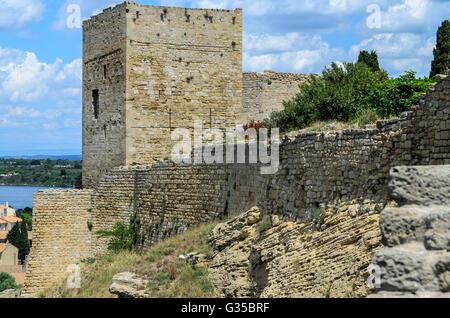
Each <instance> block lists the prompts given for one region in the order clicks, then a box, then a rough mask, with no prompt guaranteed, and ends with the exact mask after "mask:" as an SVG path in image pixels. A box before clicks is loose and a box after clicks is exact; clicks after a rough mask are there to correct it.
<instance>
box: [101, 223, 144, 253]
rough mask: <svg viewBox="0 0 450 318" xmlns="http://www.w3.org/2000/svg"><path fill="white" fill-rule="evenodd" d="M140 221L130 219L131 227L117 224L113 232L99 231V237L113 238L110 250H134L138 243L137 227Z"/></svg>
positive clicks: (109, 246) (109, 244)
mask: <svg viewBox="0 0 450 318" xmlns="http://www.w3.org/2000/svg"><path fill="white" fill-rule="evenodd" d="M138 223H139V219H136V220H135V219H134V218H131V219H130V225H126V224H125V223H123V222H117V223H116V224H115V225H114V227H113V229H112V230H111V231H104V230H101V231H97V232H96V234H97V235H98V237H111V239H110V241H109V243H108V250H110V251H112V252H118V251H121V250H129V251H130V250H132V249H133V248H134V246H135V242H136V225H137V224H138Z"/></svg>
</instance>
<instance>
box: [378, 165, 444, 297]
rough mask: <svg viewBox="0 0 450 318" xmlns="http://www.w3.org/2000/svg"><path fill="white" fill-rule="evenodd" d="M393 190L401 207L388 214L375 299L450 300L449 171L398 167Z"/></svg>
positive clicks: (383, 216) (382, 220)
mask: <svg viewBox="0 0 450 318" xmlns="http://www.w3.org/2000/svg"><path fill="white" fill-rule="evenodd" d="M389 188H390V191H391V194H392V197H393V198H394V199H395V200H396V201H397V202H398V204H399V207H391V208H387V209H385V210H383V212H382V213H381V215H380V229H381V233H382V242H383V244H384V245H385V248H384V249H383V250H381V251H380V252H378V253H377V254H376V255H375V256H374V258H373V260H372V264H373V265H375V266H374V268H375V274H376V278H375V279H374V283H378V284H379V285H378V286H375V287H376V288H377V289H378V290H377V294H374V295H371V296H370V297H373V298H378V297H388V298H392V297H408V298H409V297H421V298H423V297H425V298H428V297H443V298H449V297H450V279H449V278H450V253H449V251H450V231H449V229H450V165H443V166H429V167H423V166H421V167H417V166H416V167H396V168H394V169H392V170H391V180H390V182H389Z"/></svg>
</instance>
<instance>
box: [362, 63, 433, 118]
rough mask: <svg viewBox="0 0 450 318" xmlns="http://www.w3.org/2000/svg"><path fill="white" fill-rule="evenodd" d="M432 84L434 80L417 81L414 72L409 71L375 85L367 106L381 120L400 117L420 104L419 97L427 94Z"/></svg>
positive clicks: (369, 95) (368, 95) (370, 92)
mask: <svg viewBox="0 0 450 318" xmlns="http://www.w3.org/2000/svg"><path fill="white" fill-rule="evenodd" d="M431 83H433V80H431V79H428V78H423V79H420V78H419V79H416V73H415V72H414V71H411V70H410V71H407V72H406V73H405V74H404V75H401V76H399V77H398V78H393V79H389V80H386V81H384V82H382V83H379V84H375V85H374V86H373V87H372V88H371V90H370V91H369V93H368V94H367V106H368V108H371V109H374V110H376V112H377V114H378V116H380V117H381V118H387V117H390V116H399V115H400V114H401V113H402V112H405V111H408V110H409V109H410V108H411V106H414V105H417V104H418V103H419V95H420V94H422V93H425V92H426V91H427V89H428V85H429V84H431Z"/></svg>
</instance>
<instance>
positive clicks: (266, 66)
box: [244, 33, 346, 73]
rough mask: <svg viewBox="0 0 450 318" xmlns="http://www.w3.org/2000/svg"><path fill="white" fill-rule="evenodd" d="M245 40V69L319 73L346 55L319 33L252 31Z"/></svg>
mask: <svg viewBox="0 0 450 318" xmlns="http://www.w3.org/2000/svg"><path fill="white" fill-rule="evenodd" d="M244 39H245V42H246V44H245V45H244V68H245V69H246V70H250V71H259V72H261V71H264V70H276V71H284V72H298V73H311V72H314V73H318V72H320V71H321V70H322V69H323V67H324V66H326V65H329V64H330V63H331V62H332V61H336V60H339V59H342V58H344V57H345V56H346V53H345V52H344V51H343V50H341V49H333V48H330V46H329V45H328V44H327V43H326V42H324V41H323V40H322V39H321V37H320V36H317V35H313V36H305V35H300V34H298V33H288V34H286V35H284V36H272V35H267V34H262V35H255V34H248V35H245V36H244Z"/></svg>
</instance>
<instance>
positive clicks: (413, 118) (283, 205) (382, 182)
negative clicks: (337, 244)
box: [257, 76, 450, 220]
mask: <svg viewBox="0 0 450 318" xmlns="http://www.w3.org/2000/svg"><path fill="white" fill-rule="evenodd" d="M449 133H450V77H445V76H438V78H437V83H436V84H435V85H431V86H430V89H429V92H428V94H425V95H422V96H421V98H420V105H418V106H416V107H414V108H413V110H412V111H410V112H407V113H404V114H403V115H402V117H401V118H399V119H393V120H389V121H381V122H378V124H377V129H373V130H344V131H336V132H327V133H307V134H301V135H299V136H297V137H296V138H295V140H293V141H291V140H286V141H285V142H284V143H283V144H282V145H281V146H280V163H281V164H280V171H279V172H278V173H277V174H276V175H274V176H268V177H267V180H266V182H265V184H259V185H258V187H259V188H263V189H265V190H266V192H265V193H263V195H262V196H261V197H260V198H258V200H257V204H258V206H259V207H260V208H261V209H262V213H263V214H265V213H275V214H278V215H281V216H285V217H287V218H289V219H291V220H293V219H294V220H295V219H299V220H305V219H307V218H308V217H309V216H310V215H311V213H312V212H314V210H316V209H317V208H318V207H320V206H321V205H326V204H339V202H346V201H351V200H355V199H358V200H359V201H361V204H362V205H363V206H362V208H363V209H364V208H365V206H368V205H369V203H374V202H377V203H378V202H386V200H387V199H388V197H389V192H388V187H387V184H388V180H389V170H390V169H391V168H392V167H395V166H403V165H408V166H409V165H442V164H449V163H450V134H449Z"/></svg>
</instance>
